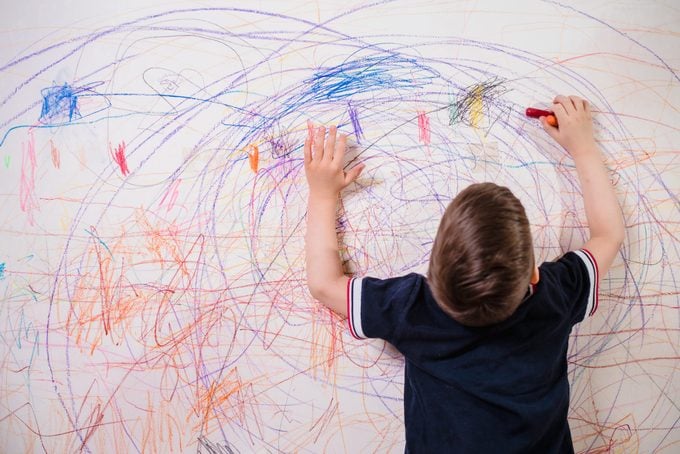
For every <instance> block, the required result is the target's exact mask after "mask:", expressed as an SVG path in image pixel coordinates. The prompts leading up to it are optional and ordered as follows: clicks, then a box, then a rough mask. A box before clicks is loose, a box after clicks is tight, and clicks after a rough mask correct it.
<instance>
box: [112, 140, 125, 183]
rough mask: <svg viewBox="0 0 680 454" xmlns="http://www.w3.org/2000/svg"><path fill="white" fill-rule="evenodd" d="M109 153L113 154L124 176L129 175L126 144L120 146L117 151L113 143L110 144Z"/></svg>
mask: <svg viewBox="0 0 680 454" xmlns="http://www.w3.org/2000/svg"><path fill="white" fill-rule="evenodd" d="M109 152H110V153H111V156H112V157H113V160H114V161H115V162H116V164H118V167H120V171H121V173H122V174H123V176H125V175H128V174H129V173H130V170H129V169H128V166H127V161H126V160H125V142H121V143H120V144H118V146H117V147H116V148H115V149H114V148H113V147H112V146H111V143H109Z"/></svg>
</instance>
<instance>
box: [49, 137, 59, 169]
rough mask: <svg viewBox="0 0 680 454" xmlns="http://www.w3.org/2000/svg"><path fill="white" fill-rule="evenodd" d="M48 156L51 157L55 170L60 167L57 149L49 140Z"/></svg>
mask: <svg viewBox="0 0 680 454" xmlns="http://www.w3.org/2000/svg"><path fill="white" fill-rule="evenodd" d="M50 155H51V156H52V165H53V166H54V168H55V169H58V168H59V167H61V155H60V153H59V149H58V148H57V147H55V146H54V142H52V141H51V140H50Z"/></svg>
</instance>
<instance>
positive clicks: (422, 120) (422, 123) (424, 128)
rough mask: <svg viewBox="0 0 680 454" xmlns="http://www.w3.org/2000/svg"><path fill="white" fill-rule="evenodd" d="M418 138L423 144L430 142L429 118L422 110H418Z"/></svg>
mask: <svg viewBox="0 0 680 454" xmlns="http://www.w3.org/2000/svg"><path fill="white" fill-rule="evenodd" d="M418 140H420V141H421V142H422V143H424V144H425V145H429V144H430V119H429V118H428V116H427V113H425V112H423V111H419V112H418Z"/></svg>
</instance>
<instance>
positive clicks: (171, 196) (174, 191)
mask: <svg viewBox="0 0 680 454" xmlns="http://www.w3.org/2000/svg"><path fill="white" fill-rule="evenodd" d="M181 182H182V179H181V178H178V179H176V180H175V181H173V182H172V184H171V185H170V187H169V188H168V190H167V191H166V192H165V195H164V196H163V198H162V199H161V203H159V204H158V206H163V204H164V203H165V200H166V199H167V200H168V204H167V205H166V206H165V210H166V211H167V212H170V210H172V208H173V207H174V206H175V202H176V201H177V197H178V196H179V184H180V183H181Z"/></svg>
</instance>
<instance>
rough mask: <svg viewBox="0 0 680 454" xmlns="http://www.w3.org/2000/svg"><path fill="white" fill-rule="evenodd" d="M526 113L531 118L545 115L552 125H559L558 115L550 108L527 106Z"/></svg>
mask: <svg viewBox="0 0 680 454" xmlns="http://www.w3.org/2000/svg"><path fill="white" fill-rule="evenodd" d="M525 115H526V116H527V117H530V118H539V117H545V120H546V121H547V122H548V124H549V125H550V126H555V127H557V117H555V114H554V113H553V112H550V111H549V110H541V109H534V108H533V107H527V110H526V112H525Z"/></svg>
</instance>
